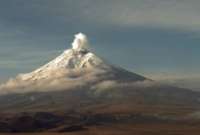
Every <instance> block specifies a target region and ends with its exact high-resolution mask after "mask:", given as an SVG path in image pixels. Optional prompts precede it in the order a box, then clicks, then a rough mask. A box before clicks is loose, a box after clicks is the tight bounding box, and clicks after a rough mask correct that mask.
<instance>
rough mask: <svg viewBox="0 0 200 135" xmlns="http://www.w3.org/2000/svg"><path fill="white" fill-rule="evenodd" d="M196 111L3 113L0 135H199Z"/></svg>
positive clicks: (102, 108)
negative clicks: (195, 116)
mask: <svg viewBox="0 0 200 135" xmlns="http://www.w3.org/2000/svg"><path fill="white" fill-rule="evenodd" d="M119 106H120V108H119ZM91 110H93V111H91ZM194 111H198V109H197V108H193V107H188V106H182V107H180V106H170V107H169V106H146V105H139V104H135V105H134V107H133V106H132V107H130V105H128V104H120V105H119V104H118V105H115V104H113V105H110V106H108V105H107V104H106V105H105V104H99V105H95V106H89V107H88V108H84V109H82V110H81V109H79V110H71V111H67V112H65V113H63V112H26V113H23V112H20V113H5V114H4V113H2V114H1V115H0V117H1V118H0V132H1V133H0V135H10V134H13V133H14V134H17V135H18V134H19V135H27V134H30V135H199V134H200V120H198V119H196V118H192V117H189V116H190V114H191V113H192V112H194Z"/></svg>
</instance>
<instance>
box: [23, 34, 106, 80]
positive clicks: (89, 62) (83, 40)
mask: <svg viewBox="0 0 200 135" xmlns="http://www.w3.org/2000/svg"><path fill="white" fill-rule="evenodd" d="M103 66H106V64H105V63H104V62H103V61H102V60H101V59H100V58H99V57H97V56H96V55H95V54H93V53H92V52H90V51H89V43H88V39H87V37H86V35H84V34H82V33H79V34H77V35H75V39H74V41H73V43H72V48H70V49H67V50H65V51H64V52H63V53H62V54H61V55H60V56H58V57H57V58H55V59H54V60H52V61H51V62H49V63H48V64H46V65H44V66H42V67H41V68H39V69H37V70H35V71H33V72H31V73H28V74H23V75H20V76H19V77H20V78H21V79H22V80H29V79H32V80H36V79H41V78H43V79H47V78H49V77H52V76H51V73H52V72H53V73H55V74H56V72H60V71H75V70H76V71H77V70H79V71H84V70H89V69H90V70H92V69H93V68H100V67H103Z"/></svg>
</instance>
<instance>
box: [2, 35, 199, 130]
mask: <svg viewBox="0 0 200 135" xmlns="http://www.w3.org/2000/svg"><path fill="white" fill-rule="evenodd" d="M199 105H200V93H199V92H195V91H192V90H188V89H184V88H177V87H173V86H169V85H165V84H160V83H157V82H155V81H153V80H151V79H149V78H146V77H143V76H141V75H138V74H135V73H133V72H130V71H127V70H125V69H123V68H121V67H118V66H114V65H112V64H109V63H108V62H107V61H105V60H103V59H102V58H100V57H98V56H97V55H95V54H94V53H93V52H92V51H91V49H90V45H89V41H88V39H87V36H86V35H84V34H82V33H79V34H77V35H75V39H74V41H73V43H72V48H70V49H68V50H65V51H64V52H63V53H62V54H61V55H60V56H58V57H57V58H55V59H54V60H52V61H50V62H49V63H47V64H46V65H44V66H42V67H40V68H38V69H36V70H35V71H33V72H31V73H26V74H20V75H18V76H17V77H16V78H14V79H10V80H9V81H8V82H7V83H5V84H2V85H1V86H0V109H1V113H2V114H4V115H5V114H9V115H10V114H12V115H13V117H12V118H10V119H9V118H8V119H9V120H8V121H7V123H9V124H3V127H4V128H2V129H3V130H5V131H9V132H11V131H16V132H20V131H22V132H26V131H40V130H42V131H43V130H47V129H48V130H50V129H51V130H55V129H57V128H58V127H59V126H60V125H63V124H64V125H65V124H66V121H65V120H66V119H67V118H69V119H67V120H69V121H71V123H70V122H69V123H70V124H71V125H72V126H71V125H70V126H68V127H65V128H64V129H63V128H62V129H59V131H67V130H76V129H77V130H78V129H83V127H82V125H81V124H80V123H82V124H83V123H84V124H86V125H91V124H94V125H96V124H99V123H113V122H114V123H115V122H119V121H120V122H131V121H137V120H138V121H148V122H149V121H163V120H166V119H169V120H172V119H173V120H174V119H177V118H180V117H181V118H185V117H186V116H188V115H189V114H192V113H193V112H196V111H197V110H198V109H199ZM13 113H14V114H13ZM55 114H56V115H55ZM58 114H59V116H58ZM61 114H62V115H61ZM66 114H70V115H66ZM75 114H76V116H73V117H72V115H75ZM69 116H70V117H69ZM66 117H67V118H66ZM2 119H3V118H2ZM21 119H22V120H25V121H27V123H29V124H28V125H26V124H25V125H23V124H21V122H20V121H21ZM0 120H1V119H0ZM3 121H5V119H3ZM38 121H39V122H38ZM37 122H38V123H39V124H35V123H37ZM10 123H11V124H10ZM74 123H75V126H74ZM77 123H78V124H77ZM84 124H83V125H84ZM6 125H7V126H6ZM10 125H12V126H10ZM20 125H21V126H20ZM38 125H40V126H38ZM18 126H19V127H18ZM84 126H85V125H84ZM0 127H1V124H0ZM16 127H17V128H16ZM25 129H26V130H25ZM0 130H1V128H0Z"/></svg>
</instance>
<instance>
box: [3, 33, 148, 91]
mask: <svg viewBox="0 0 200 135" xmlns="http://www.w3.org/2000/svg"><path fill="white" fill-rule="evenodd" d="M119 80H121V81H125V82H126V81H140V80H145V78H144V77H142V76H139V75H137V74H134V73H130V72H128V71H126V70H123V69H121V68H117V67H114V66H112V65H110V64H108V63H106V62H104V61H103V60H102V59H101V58H99V57H97V56H96V55H95V54H94V53H92V52H91V51H90V49H89V42H88V39H87V36H86V35H84V34H82V33H79V34H76V35H75V39H74V41H73V42H72V48H70V49H67V50H65V51H64V52H63V53H62V54H61V55H60V56H58V57H57V58H55V59H54V60H52V61H50V62H49V63H47V64H46V65H44V66H42V67H40V68H38V69H36V70H35V71H33V72H31V73H26V74H20V75H18V76H17V77H16V78H15V79H10V80H9V81H8V82H7V83H6V84H3V85H1V86H0V94H2V93H9V92H16V93H18V92H19V93H21V92H30V91H50V90H58V89H59V90H63V89H71V88H74V87H83V86H86V85H88V84H90V85H91V84H93V85H92V86H91V87H93V88H94V86H95V85H97V82H98V83H99V82H102V81H103V82H105V81H106V85H113V84H115V83H116V84H117V83H118V82H116V81H119Z"/></svg>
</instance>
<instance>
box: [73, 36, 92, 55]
mask: <svg viewBox="0 0 200 135" xmlns="http://www.w3.org/2000/svg"><path fill="white" fill-rule="evenodd" d="M72 48H73V49H74V50H77V51H81V50H89V42H88V39H87V36H86V35H85V34H83V33H78V34H76V35H75V39H74V41H73V43H72Z"/></svg>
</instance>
